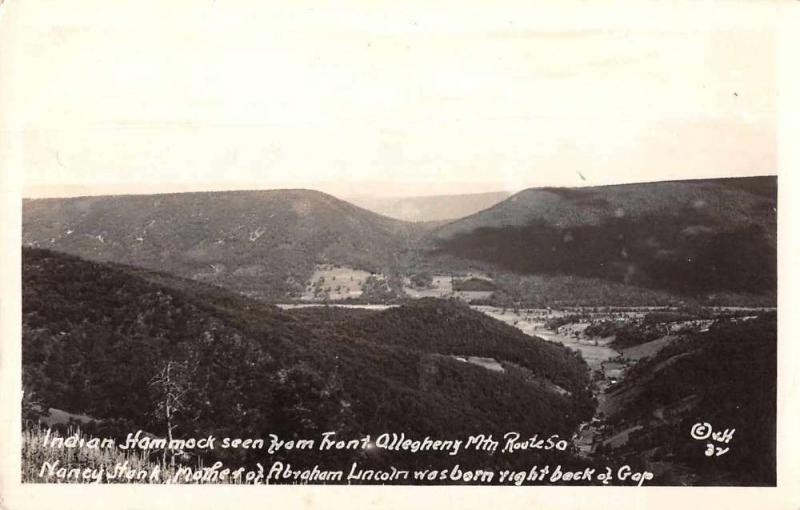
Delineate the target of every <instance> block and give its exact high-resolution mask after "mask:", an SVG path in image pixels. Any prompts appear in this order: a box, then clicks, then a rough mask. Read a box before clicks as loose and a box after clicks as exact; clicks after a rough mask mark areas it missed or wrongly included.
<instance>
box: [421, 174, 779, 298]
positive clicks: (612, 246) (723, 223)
mask: <svg viewBox="0 0 800 510" xmlns="http://www.w3.org/2000/svg"><path fill="white" fill-rule="evenodd" d="M776 195H777V179H776V178H775V177H757V178H745V179H716V180H698V181H680V182H662V183H649V184H630V185H619V186H603V187H592V188H541V189H530V190H525V191H522V192H520V193H518V194H516V195H514V196H512V197H511V198H509V199H508V200H505V201H504V202H501V203H500V204H498V205H496V206H494V207H492V208H490V209H488V210H486V211H482V212H480V213H477V214H475V215H472V216H470V217H467V218H464V219H462V220H459V221H455V222H452V223H450V224H448V225H444V226H442V227H440V228H438V229H437V230H436V231H435V232H434V233H433V234H432V235H431V246H433V247H434V250H433V253H434V254H444V255H448V256H451V257H456V258H460V259H467V260H476V261H481V262H485V263H489V264H491V265H493V266H494V267H496V268H499V269H505V270H510V271H514V272H517V273H521V274H551V275H573V276H580V277H587V278H600V279H605V280H610V281H614V282H623V283H626V284H632V285H638V286H643V287H650V288H654V289H663V290H667V291H670V292H674V293H678V294H683V295H700V294H710V293H714V292H739V293H750V294H765V295H770V296H774V294H775V291H776V263H777V251H776V244H777V226H776V219H777V198H776Z"/></svg>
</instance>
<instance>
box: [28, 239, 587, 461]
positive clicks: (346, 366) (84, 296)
mask: <svg viewBox="0 0 800 510" xmlns="http://www.w3.org/2000/svg"><path fill="white" fill-rule="evenodd" d="M202 287H203V285H202V284H200V283H198V282H190V281H185V282H184V281H182V280H180V279H179V278H175V277H171V276H169V275H158V274H156V273H149V272H146V271H142V270H140V269H136V268H128V267H125V266H120V265H110V264H106V263H96V262H90V261H85V260H81V259H79V258H76V257H73V256H70V255H65V254H60V253H57V252H51V251H47V250H40V249H30V248H25V249H23V317H22V319H23V338H22V361H23V385H24V387H25V390H26V398H27V402H28V403H29V404H30V403H32V402H35V403H38V404H40V405H41V406H42V407H43V408H48V407H56V408H59V409H62V410H65V411H68V412H71V413H79V414H85V415H88V416H92V417H95V418H97V419H99V420H100V423H99V424H97V425H96V427H98V428H99V429H102V430H104V431H105V433H109V434H115V433H116V434H120V433H125V432H127V431H130V430H136V429H137V428H142V429H144V430H147V431H150V432H152V433H155V434H159V433H161V434H163V433H164V432H163V431H164V430H165V427H166V423H165V421H164V418H163V416H162V415H161V414H160V413H159V402H161V400H162V398H163V388H161V387H160V386H159V385H158V384H154V380H155V378H156V376H157V375H158V374H159V373H160V372H161V371H162V370H163V369H164V368H165V367H167V365H168V364H171V367H172V370H173V372H172V377H173V379H172V383H173V384H174V385H176V386H177V387H178V389H179V390H180V391H179V392H180V393H182V394H183V395H184V396H183V400H182V402H181V412H180V413H179V414H178V415H177V417H176V418H175V419H176V425H177V430H178V431H179V434H180V435H183V436H188V435H197V436H200V435H205V434H209V433H213V434H215V435H217V436H225V435H228V436H232V437H264V436H266V435H267V434H269V433H276V434H279V435H282V436H286V437H309V436H314V435H315V434H319V433H321V432H323V431H329V430H330V431H337V433H340V434H341V435H342V436H343V437H355V436H358V435H360V434H364V433H373V434H375V433H381V432H386V431H398V432H405V433H407V434H410V435H413V436H425V435H431V436H439V437H459V436H465V435H467V434H470V433H473V434H474V433H492V432H494V433H496V434H501V433H504V432H507V431H510V430H523V431H538V432H541V433H559V434H561V436H562V437H570V436H571V434H572V433H573V432H574V430H575V428H576V427H577V424H578V423H579V422H580V421H582V420H584V419H586V418H587V417H588V416H590V415H591V412H592V408H593V406H592V403H591V402H589V401H588V400H587V395H586V394H585V393H584V392H583V391H582V389H585V388H586V387H587V386H588V384H589V381H588V374H587V373H586V370H585V364H583V362H582V361H581V360H579V359H578V358H577V357H576V356H575V355H573V354H572V353H571V352H570V351H568V350H567V349H566V348H563V347H560V346H557V345H553V344H548V343H545V342H544V341H541V340H537V339H534V338H531V337H526V336H524V335H522V334H520V333H519V332H515V331H514V330H512V329H511V328H508V327H507V326H503V325H502V324H499V323H496V321H493V320H492V319H488V318H486V317H484V316H482V315H481V314H479V313H478V312H474V311H471V310H469V309H467V308H466V307H463V306H460V305H454V304H447V303H441V302H438V301H436V300H425V301H423V302H419V303H416V304H414V305H411V306H408V307H402V308H398V309H395V310H390V311H386V312H364V311H359V312H352V313H351V312H344V313H338V312H335V311H331V310H330V309H326V308H317V309H304V310H297V311H295V312H292V313H289V312H284V311H281V310H280V309H278V308H276V307H273V306H271V305H266V304H263V303H261V302H259V301H255V300H251V299H248V298H245V297H242V296H240V295H237V294H234V293H231V292H227V291H225V290H223V289H220V288H215V287H208V286H206V287H207V289H206V290H205V291H203V290H202ZM403 331H408V333H409V338H412V339H413V342H401V341H399V340H400V336H401V335H402V333H403ZM448 331H453V332H457V333H458V334H457V335H450V334H449V333H448V334H443V332H448ZM486 335H488V336H486ZM485 338H488V339H489V341H488V342H486V343H485V346H484V340H485ZM524 342H528V343H530V347H529V348H528V349H525V348H523V345H522V344H523V343H524ZM508 346H517V347H519V349H517V348H514V349H510V348H509V347H508ZM517 351H519V352H517ZM453 354H460V355H464V356H469V355H474V356H481V357H486V358H488V357H492V358H496V359H497V360H499V361H501V362H505V361H506V360H507V361H508V362H514V363H515V364H517V365H519V366H520V367H521V368H516V367H514V366H512V365H506V367H507V369H504V370H502V371H496V370H490V369H487V368H485V367H482V366H479V365H477V364H474V363H465V362H462V361H460V360H458V359H456V357H455V356H453ZM551 381H552V382H551ZM554 384H557V385H558V386H559V387H560V388H564V389H567V390H569V391H571V392H572V393H571V394H570V393H567V392H564V391H560V390H558V388H555V386H554ZM173 389H174V388H173ZM28 408H30V406H28ZM532 410H535V412H532ZM213 455H215V456H218V457H220V458H226V457H225V456H226V455H227V456H230V455H241V456H242V457H241V458H240V459H239V460H243V461H250V462H252V461H255V460H258V459H259V458H260V457H259V455H260V454H259V452H241V451H240V452H239V453H237V454H234V453H233V452H230V451H228V452H219V451H218V452H214V453H213ZM286 455H287V456H290V454H286ZM320 455H322V454H320ZM342 455H343V456H342V457H341V458H339V457H337V458H335V459H333V460H331V459H328V460H329V461H331V462H340V461H341V462H346V461H352V460H353V458H354V457H353V456H354V455H360V454H359V452H348V453H347V454H346V455H345V454H342ZM287 458H288V457H287ZM317 460H319V459H317ZM390 460H391V462H394V463H396V464H397V463H399V465H403V463H408V464H409V465H415V463H422V464H425V465H428V464H431V463H433V464H435V463H436V462H437V461H436V457H435V456H434V457H427V456H410V457H402V456H401V457H400V458H399V459H398V458H396V457H392V458H391V459H387V458H384V457H381V456H380V455H378V456H376V457H374V458H372V459H360V460H359V462H362V461H364V462H365V463H367V464H369V462H373V463H374V464H375V465H378V466H380V465H382V463H384V462H389V461H390ZM440 460H442V459H440ZM443 460H446V459H443ZM459 460H460V462H461V463H462V465H469V464H470V463H471V462H479V461H480V462H482V463H484V464H485V462H486V457H485V456H482V457H480V458H477V457H476V458H471V457H470V456H469V455H466V456H463V457H460V459H459ZM313 461H314V457H313V455H311V456H309V454H307V453H304V455H303V456H301V457H299V458H296V459H293V463H294V462H297V463H298V464H300V465H306V464H311V465H313ZM497 461H498V462H506V461H508V459H502V460H501V459H498V460H497ZM528 461H530V457H526V456H525V455H520V456H517V457H515V458H514V459H512V460H510V461H509V462H528Z"/></svg>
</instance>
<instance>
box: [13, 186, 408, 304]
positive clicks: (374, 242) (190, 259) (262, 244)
mask: <svg viewBox="0 0 800 510" xmlns="http://www.w3.org/2000/svg"><path fill="white" fill-rule="evenodd" d="M420 228H421V227H417V226H414V225H412V224H409V223H404V222H401V221H398V220H393V219H390V218H386V217H383V216H379V215H377V214H374V213H372V212H369V211H366V210H364V209H360V208H358V207H356V206H353V205H351V204H349V203H347V202H343V201H341V200H338V199H336V198H334V197H331V196H329V195H325V194H323V193H319V192H316V191H309V190H274V191H231V192H213V193H211V192H210V193H181V194H164V195H128V196H103V197H80V198H65V199H40V200H26V201H24V203H23V244H24V245H25V246H32V247H41V248H47V249H53V250H58V251H62V252H66V253H70V254H74V255H78V256H81V257H84V258H87V259H90V260H97V261H113V262H119V263H125V264H132V265H136V266H141V267H145V268H150V269H155V270H159V271H166V272H169V273H173V274H175V275H179V276H183V277H187V278H193V279H196V280H200V281H204V282H208V283H213V284H217V285H222V286H225V287H227V288H230V289H233V290H236V291H240V292H244V293H246V294H250V295H254V296H261V297H276V298H281V297H284V296H286V294H287V293H295V294H297V293H299V292H301V291H302V290H303V287H304V286H305V283H306V282H307V281H308V279H309V278H310V276H311V274H312V273H313V271H314V266H315V264H322V263H334V264H343V265H352V266H356V267H357V268H359V269H364V270H367V271H381V270H384V269H385V268H387V267H393V266H396V265H397V264H398V263H399V261H400V259H402V257H403V256H404V254H405V253H406V252H407V250H408V247H409V244H410V243H411V242H412V241H413V240H414V239H415V238H416V237H417V236H418V235H419V233H420Z"/></svg>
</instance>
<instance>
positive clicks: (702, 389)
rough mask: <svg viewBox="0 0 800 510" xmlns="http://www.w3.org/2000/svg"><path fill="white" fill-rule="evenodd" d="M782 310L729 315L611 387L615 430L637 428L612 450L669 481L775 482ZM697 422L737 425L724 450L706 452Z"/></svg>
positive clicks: (607, 407)
mask: <svg viewBox="0 0 800 510" xmlns="http://www.w3.org/2000/svg"><path fill="white" fill-rule="evenodd" d="M776 367H777V328H776V316H775V314H774V313H772V314H763V315H762V316H760V317H758V318H750V319H749V320H743V321H742V320H739V321H723V322H721V323H720V324H717V325H715V326H713V327H712V328H711V329H710V330H709V331H708V332H705V333H693V334H691V335H688V336H687V337H685V338H681V339H679V340H677V341H675V342H672V343H670V345H668V346H667V347H665V348H664V349H662V350H661V351H660V352H658V354H656V355H655V356H653V357H652V358H648V359H645V360H643V361H641V362H639V363H638V364H637V365H635V366H634V368H633V369H632V370H631V372H630V373H629V374H627V375H626V377H625V379H624V381H623V383H622V384H621V385H620V386H619V387H617V388H616V389H615V390H613V391H612V392H610V393H609V395H608V398H607V401H606V402H605V403H604V405H602V406H601V410H603V411H605V413H606V414H607V423H608V427H609V430H608V431H607V432H606V435H607V436H613V435H614V434H616V433H618V432H619V431H623V430H626V429H627V430H636V432H635V433H634V434H632V435H631V436H630V439H629V440H628V441H627V443H626V444H625V445H624V446H622V447H620V448H617V449H612V448H611V447H607V448H606V449H605V453H606V454H608V455H610V456H612V457H613V458H618V457H619V456H631V455H634V456H636V457H637V458H638V459H639V461H640V462H644V463H646V464H648V465H649V466H650V469H654V470H656V471H659V470H663V471H664V473H663V474H660V476H658V477H657V478H658V479H659V480H660V481H659V483H661V484H665V485H681V484H690V485H767V486H774V484H775V453H776V444H775V425H776V422H775V417H776V413H777V407H776V381H777V372H776ZM695 423H709V424H711V425H712V427H713V429H714V430H715V431H724V430H725V429H735V433H734V436H733V438H732V440H731V441H730V442H729V443H726V444H720V443H714V445H715V446H720V447H729V450H728V451H727V452H725V453H724V454H723V455H721V456H713V457H709V456H707V455H706V454H705V452H706V449H707V444H708V442H712V443H713V441H702V440H695V439H693V438H692V437H691V436H690V431H691V429H692V426H693V425H694V424H695Z"/></svg>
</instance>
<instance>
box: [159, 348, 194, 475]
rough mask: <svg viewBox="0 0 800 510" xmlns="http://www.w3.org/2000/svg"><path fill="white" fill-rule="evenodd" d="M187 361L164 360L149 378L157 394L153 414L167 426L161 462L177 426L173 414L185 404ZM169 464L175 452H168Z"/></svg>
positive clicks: (172, 462)
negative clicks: (165, 444) (165, 445)
mask: <svg viewBox="0 0 800 510" xmlns="http://www.w3.org/2000/svg"><path fill="white" fill-rule="evenodd" d="M187 375H188V363H187V362H186V361H175V360H170V361H167V362H165V363H164V364H163V365H162V367H161V370H159V371H158V372H157V373H156V374H155V375H154V376H153V378H152V379H151V380H150V387H152V388H153V389H154V390H155V392H156V395H157V400H156V405H155V414H156V416H157V417H159V418H162V419H163V420H164V423H165V424H166V426H167V448H164V454H163V457H162V460H163V462H164V463H165V464H166V461H167V450H168V449H169V445H171V444H172V438H173V431H174V430H175V429H176V428H177V425H176V423H175V415H176V414H177V413H179V412H180V411H181V410H182V409H183V408H184V405H185V396H186V391H187V379H188V377H187ZM170 455H171V458H170V464H171V465H174V464H175V454H174V453H173V452H171V453H170Z"/></svg>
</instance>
